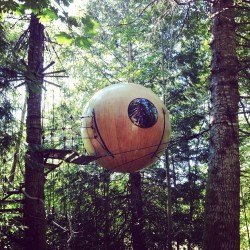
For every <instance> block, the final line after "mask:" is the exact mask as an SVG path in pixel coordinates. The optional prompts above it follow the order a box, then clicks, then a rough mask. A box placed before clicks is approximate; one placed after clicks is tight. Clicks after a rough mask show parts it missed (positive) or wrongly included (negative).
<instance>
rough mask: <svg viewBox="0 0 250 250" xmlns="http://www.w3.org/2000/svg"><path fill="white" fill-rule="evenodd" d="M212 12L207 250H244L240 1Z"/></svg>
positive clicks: (226, 1) (223, 1) (227, 1)
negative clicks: (237, 37) (238, 39)
mask: <svg viewBox="0 0 250 250" xmlns="http://www.w3.org/2000/svg"><path fill="white" fill-rule="evenodd" d="M212 12H213V13H212V34H213V42H212V43H211V48H212V53H213V55H212V72H211V85H210V87H211V105H212V107H211V108H212V109H211V131H210V148H209V170H208V184H207V194H206V204H205V228H204V239H203V248H202V249H203V250H217V249H218V250H219V249H220V250H239V249H240V237H239V214H240V163H239V138H238V130H239V125H238V117H237V112H238V101H239V93H238V82H237V69H238V61H237V55H236V42H235V22H234V1H233V0H217V1H213V4H212Z"/></svg>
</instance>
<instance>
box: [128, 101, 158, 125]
mask: <svg viewBox="0 0 250 250" xmlns="http://www.w3.org/2000/svg"><path fill="white" fill-rule="evenodd" d="M128 116H129V118H130V120H131V121H132V122H133V123H134V124H135V125H136V126H138V127H140V128H150V127H152V126H153V125H154V124H155V123H156V122H157V119H158V111H157V108H156V107H155V106H154V104H153V103H152V102H150V101H149V100H147V99H145V98H136V99H134V100H133V101H131V102H130V104H129V106H128Z"/></svg>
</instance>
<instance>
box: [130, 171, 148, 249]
mask: <svg viewBox="0 0 250 250" xmlns="http://www.w3.org/2000/svg"><path fill="white" fill-rule="evenodd" d="M129 182H130V195H131V200H130V202H131V205H130V206H131V236H132V246H133V249H134V250H144V249H146V243H145V237H144V235H143V229H144V223H145V222H144V215H143V204H142V195H141V194H142V192H141V174H140V173H139V172H137V173H132V174H130V175H129Z"/></svg>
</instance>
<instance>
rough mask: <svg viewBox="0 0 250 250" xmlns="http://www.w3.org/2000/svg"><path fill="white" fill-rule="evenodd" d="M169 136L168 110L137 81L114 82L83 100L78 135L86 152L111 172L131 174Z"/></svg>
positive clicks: (156, 154)
mask: <svg viewBox="0 0 250 250" xmlns="http://www.w3.org/2000/svg"><path fill="white" fill-rule="evenodd" d="M169 136H170V121H169V113H168V111H167V109H166V107H165V105H164V104H163V103H162V101H161V100H160V98H159V97H158V96H157V95H155V94H154V93H153V92H152V91H151V90H150V89H147V88H145V87H143V86H141V85H138V84H132V83H128V84H114V85H111V86H108V87H106V88H104V89H102V90H101V91H99V92H97V93H96V94H95V95H94V96H93V97H92V98H91V99H90V101H89V102H88V103H87V105H86V107H85V110H84V113H83V120H82V138H83V142H84V146H85V148H86V150H87V152H88V153H89V154H90V155H95V156H96V157H98V160H97V162H98V163H99V164H100V165H101V166H103V167H104V168H106V169H109V170H111V171H114V172H123V173H132V172H135V171H138V170H140V169H142V168H144V167H147V166H150V165H151V164H152V163H154V162H155V161H156V160H157V159H158V157H159V156H160V155H162V153H163V152H164V149H165V148H166V146H167V142H168V139H169Z"/></svg>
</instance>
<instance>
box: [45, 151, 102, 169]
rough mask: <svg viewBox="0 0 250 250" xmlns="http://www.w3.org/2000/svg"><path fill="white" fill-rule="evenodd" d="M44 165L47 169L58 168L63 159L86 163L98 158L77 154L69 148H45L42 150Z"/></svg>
mask: <svg viewBox="0 0 250 250" xmlns="http://www.w3.org/2000/svg"><path fill="white" fill-rule="evenodd" d="M43 158H44V166H45V168H47V169H49V170H53V169H55V168H58V167H59V166H60V165H61V164H62V162H63V161H65V162H67V163H73V164H77V165H87V164H89V163H90V162H93V161H95V160H97V159H98V157H95V156H89V155H79V154H78V153H77V152H75V151H73V150H70V149H46V150H43Z"/></svg>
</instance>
